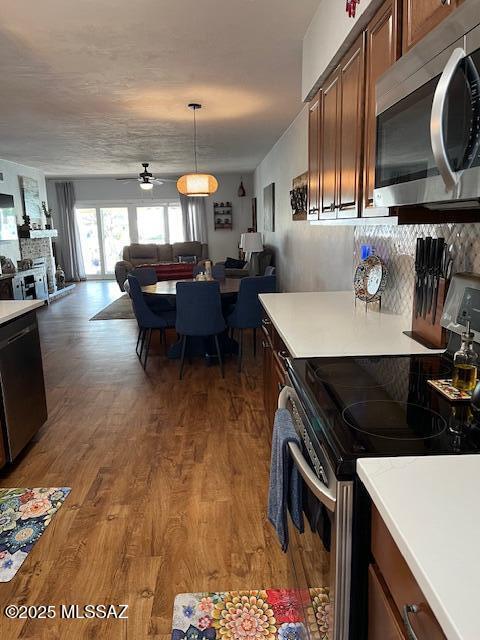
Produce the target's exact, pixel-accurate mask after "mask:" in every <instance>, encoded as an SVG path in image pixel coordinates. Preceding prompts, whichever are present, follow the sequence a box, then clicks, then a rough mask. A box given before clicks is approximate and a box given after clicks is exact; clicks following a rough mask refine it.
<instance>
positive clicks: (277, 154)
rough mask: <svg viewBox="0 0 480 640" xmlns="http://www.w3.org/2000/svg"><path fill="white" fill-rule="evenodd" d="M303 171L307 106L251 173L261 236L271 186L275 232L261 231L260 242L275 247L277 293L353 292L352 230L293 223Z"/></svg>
mask: <svg viewBox="0 0 480 640" xmlns="http://www.w3.org/2000/svg"><path fill="white" fill-rule="evenodd" d="M307 167H308V107H304V108H303V110H302V111H301V112H300V114H299V115H298V116H297V118H296V119H295V120H294V122H293V123H292V124H291V126H290V127H289V129H287V131H286V132H285V133H284V134H283V136H282V137H281V138H280V140H279V141H278V142H277V143H276V144H275V146H274V147H273V148H272V150H271V151H270V152H269V153H268V155H267V156H266V157H265V158H264V160H263V161H262V162H261V163H260V165H259V166H258V167H257V169H256V170H255V174H254V184H255V193H256V196H257V203H258V217H259V220H258V222H259V224H258V230H259V231H263V189H264V187H265V186H267V185H268V184H270V183H271V182H274V183H275V232H273V233H266V232H264V242H265V244H267V245H269V246H272V247H274V248H275V253H276V257H275V260H276V265H277V273H278V279H279V284H280V289H281V290H282V291H335V290H347V289H352V260H353V227H318V226H311V225H310V223H308V222H307V221H304V222H303V221H300V222H293V220H292V210H291V207H290V190H291V188H292V179H293V178H295V177H296V176H297V175H300V174H301V173H303V172H304V171H306V170H307Z"/></svg>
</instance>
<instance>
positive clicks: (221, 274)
mask: <svg viewBox="0 0 480 640" xmlns="http://www.w3.org/2000/svg"><path fill="white" fill-rule="evenodd" d="M225 273H226V272H225V265H224V264H220V263H219V264H215V265H213V267H212V276H213V277H214V278H215V280H225Z"/></svg>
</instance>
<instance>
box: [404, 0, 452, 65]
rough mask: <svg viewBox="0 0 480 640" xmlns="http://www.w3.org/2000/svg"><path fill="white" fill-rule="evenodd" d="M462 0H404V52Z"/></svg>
mask: <svg viewBox="0 0 480 640" xmlns="http://www.w3.org/2000/svg"><path fill="white" fill-rule="evenodd" d="M460 4H461V0H403V47H402V49H403V53H406V52H407V51H408V50H409V49H411V48H412V47H413V46H414V45H415V44H417V42H419V40H421V39H422V38H423V37H424V36H426V35H427V33H429V32H430V31H432V29H434V28H435V27H436V26H437V25H438V24H440V22H442V20H444V19H445V18H446V17H447V16H448V15H450V14H451V13H452V12H453V11H455V9H456V8H457V7H458V6H459V5H460Z"/></svg>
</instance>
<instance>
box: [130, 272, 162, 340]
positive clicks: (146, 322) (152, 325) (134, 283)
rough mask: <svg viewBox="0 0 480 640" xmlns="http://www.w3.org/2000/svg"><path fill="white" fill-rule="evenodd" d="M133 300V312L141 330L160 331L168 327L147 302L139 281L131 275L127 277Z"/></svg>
mask: <svg viewBox="0 0 480 640" xmlns="http://www.w3.org/2000/svg"><path fill="white" fill-rule="evenodd" d="M127 280H128V286H129V287H130V298H131V299H132V305H133V312H134V314H135V317H136V319H137V322H138V326H139V327H140V328H141V329H160V328H162V327H166V326H167V322H166V321H165V319H164V318H162V317H161V316H159V315H157V314H156V313H154V312H153V311H152V310H151V309H150V307H149V306H148V305H147V303H146V302H145V298H144V296H143V292H142V288H141V285H140V283H139V281H138V279H137V278H136V277H135V276H132V275H131V274H128V276H127Z"/></svg>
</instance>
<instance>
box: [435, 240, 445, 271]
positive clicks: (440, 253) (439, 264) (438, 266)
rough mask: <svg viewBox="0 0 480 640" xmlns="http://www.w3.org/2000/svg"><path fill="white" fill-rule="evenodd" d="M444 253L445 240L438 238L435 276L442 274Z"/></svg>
mask: <svg viewBox="0 0 480 640" xmlns="http://www.w3.org/2000/svg"><path fill="white" fill-rule="evenodd" d="M444 252H445V238H438V240H437V252H436V255H435V275H437V276H440V275H441V273H442V263H443V254H444Z"/></svg>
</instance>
